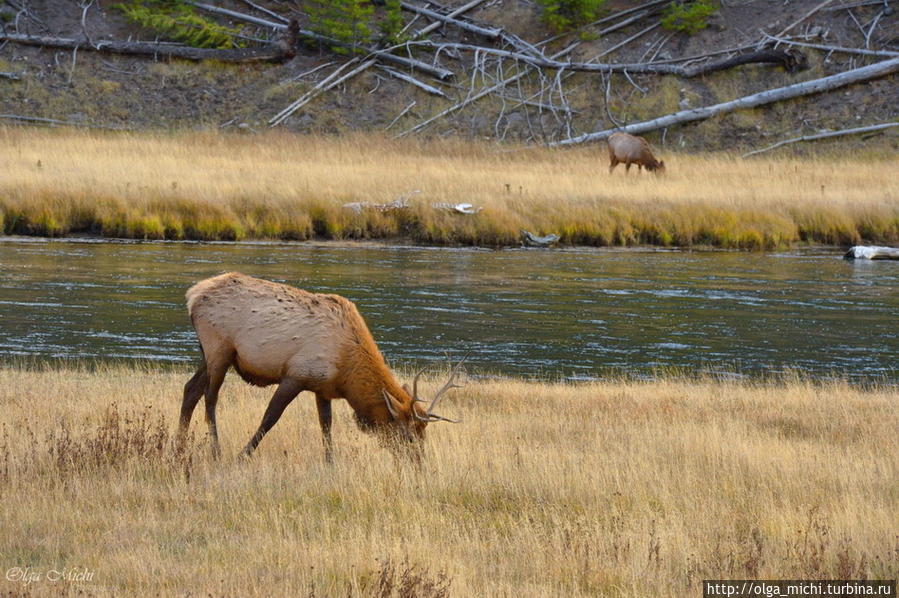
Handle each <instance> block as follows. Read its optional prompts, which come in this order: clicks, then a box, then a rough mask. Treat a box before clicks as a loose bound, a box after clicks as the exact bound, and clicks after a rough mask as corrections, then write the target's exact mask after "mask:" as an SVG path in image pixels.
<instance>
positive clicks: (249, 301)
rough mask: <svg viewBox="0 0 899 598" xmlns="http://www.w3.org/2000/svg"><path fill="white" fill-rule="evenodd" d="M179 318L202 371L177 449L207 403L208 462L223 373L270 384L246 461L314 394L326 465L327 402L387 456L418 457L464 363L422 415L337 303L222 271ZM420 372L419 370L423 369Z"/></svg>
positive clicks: (191, 293)
mask: <svg viewBox="0 0 899 598" xmlns="http://www.w3.org/2000/svg"><path fill="white" fill-rule="evenodd" d="M186 296H187V310H188V312H189V313H190V319H191V323H192V324H193V327H194V330H196V333H197V338H198V339H199V341H200V350H201V352H202V353H203V364H202V365H201V366H200V368H199V369H198V370H197V373H196V374H194V376H193V378H191V379H190V381H188V383H187V384H186V385H185V386H184V399H183V402H182V404H181V418H180V422H179V428H178V435H177V438H178V443H179V445H181V446H183V444H184V441H185V439H186V434H187V429H188V426H189V425H190V419H191V415H192V413H193V411H194V408H195V407H196V405H197V402H198V401H199V400H200V397H201V396H204V395H205V403H206V422H207V424H208V426H209V437H210V442H211V444H212V453H213V456H214V457H218V456H219V454H220V450H219V441H218V431H217V428H216V422H215V406H216V403H217V401H218V395H219V389H220V388H221V385H222V382H223V381H224V379H225V373H226V372H227V371H228V368H230V367H233V368H234V369H235V371H237V373H238V374H239V375H240V376H241V377H242V378H243V379H244V380H245V381H247V382H249V383H250V384H254V385H256V386H269V385H271V384H277V385H278V389H277V390H276V391H275V394H274V396H273V397H272V399H271V401H270V402H269V405H268V408H267V409H266V410H265V414H264V415H263V417H262V423H261V424H260V426H259V429H258V430H256V433H255V434H254V435H253V437H252V438H251V439H250V442H249V443H248V444H247V446H246V448H244V450H243V453H242V454H243V455H245V456H248V455H250V454H251V453H252V452H253V450H254V449H255V448H256V446H257V445H258V444H259V441H260V440H262V437H263V436H265V434H266V432H268V431H269V430H270V429H271V428H272V426H274V425H275V423H277V421H278V419H279V418H280V417H281V414H282V413H283V412H284V409H285V407H287V405H289V404H290V402H291V401H293V399H294V398H295V397H296V396H297V395H298V394H299V393H300V392H302V391H304V390H309V391H312V392H314V393H315V402H316V406H317V407H318V421H319V424H320V425H321V430H322V437H323V441H324V445H325V459H326V460H327V461H329V462H330V461H331V460H332V444H331V400H332V399H336V398H344V399H346V400H347V402H348V403H349V404H350V407H352V408H353V411H354V412H355V418H356V423H357V424H358V425H359V427H360V428H362V429H363V430H366V431H374V432H376V433H378V434H379V435H380V436H381V438H382V440H384V441H385V443H386V444H387V445H388V446H390V447H393V448H399V447H401V446H404V447H409V448H412V451H411V452H410V451H405V452H410V454H411V455H412V456H413V457H414V458H416V459H417V458H419V457H420V451H421V445H422V443H421V441H422V440H423V438H424V433H425V427H426V426H427V425H428V424H429V423H431V422H435V421H453V420H450V419H447V418H445V417H441V416H439V415H437V414H435V413H434V409H435V408H436V407H437V405H438V403H439V401H440V399H441V398H442V397H443V395H444V393H445V392H446V391H448V390H449V389H451V388H458V387H459V385H458V384H455V380H456V376H457V375H458V374H459V372H460V367H461V366H462V362H463V361H464V359H463V360H462V361H460V362H459V363H458V364H456V366H455V367H453V368H452V370H451V371H450V378H449V381H447V383H446V384H445V385H444V386H443V387H442V388H441V389H440V390H438V391H437V393H436V394H435V395H434V397H433V399H431V401H430V403H429V404H427V407H426V408H424V407H422V404H424V403H426V402H425V401H423V400H421V399H419V398H418V377H419V376H420V375H421V373H422V372H421V371H420V372H418V374H416V375H415V380H414V381H413V383H412V390H411V391H410V390H409V388H408V387H407V386H401V385H400V384H399V383H398V382H397V381H396V378H395V377H394V375H393V373H392V372H391V371H390V368H389V367H388V366H387V364H386V362H385V361H384V357H383V356H382V355H381V352H380V351H379V350H378V347H377V345H376V344H375V341H374V339H373V338H372V335H371V333H370V332H369V330H368V327H367V326H366V325H365V321H364V320H363V319H362V316H361V315H360V314H359V311H358V310H357V309H356V306H355V305H354V304H353V303H352V302H351V301H349V300H348V299H345V298H344V297H341V296H339V295H322V294H316V293H309V292H307V291H303V290H300V289H297V288H294V287H290V286H287V285H284V284H278V283H274V282H269V281H266V280H260V279H258V278H253V277H250V276H246V275H244V274H240V273H238V272H229V273H226V274H221V275H219V276H215V277H213V278H208V279H206V280H203V281H200V282H198V283H197V284H195V285H194V286H192V287H191V288H190V289H189V290H188V291H187V295H186ZM422 371H423V370H422Z"/></svg>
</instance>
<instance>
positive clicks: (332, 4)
mask: <svg viewBox="0 0 899 598" xmlns="http://www.w3.org/2000/svg"><path fill="white" fill-rule="evenodd" d="M301 5H302V7H303V10H304V11H305V12H306V14H307V15H308V16H309V25H310V27H311V28H312V30H313V31H314V32H315V33H318V34H319V35H324V36H325V37H330V38H331V39H334V40H336V41H338V42H340V44H341V45H340V46H337V47H333V48H332V50H334V51H335V52H339V53H346V52H348V51H349V52H356V53H358V52H361V51H362V47H363V46H365V45H368V43H369V42H370V41H371V28H370V27H369V21H370V20H371V16H372V14H373V13H374V8H373V7H372V5H371V4H370V3H369V2H367V1H366V0H302V4H301ZM347 46H349V50H348V49H347Z"/></svg>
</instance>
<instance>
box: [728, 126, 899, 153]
mask: <svg viewBox="0 0 899 598" xmlns="http://www.w3.org/2000/svg"><path fill="white" fill-rule="evenodd" d="M890 127H899V122H893V123H882V124H879V125H871V126H868V127H855V128H853V129H840V130H839V131H827V132H826V133H817V134H815V135H803V136H802V137H794V138H793V139H785V140H784V141H778V142H777V143H775V144H773V145H769V146H768V147H765V148H762V149H758V150H754V151H751V152H747V153H745V154H743V155H742V156H740V157H741V158H748V157H749V156H754V155H756V154H761V153H763V152H767V151H770V150H773V149H776V148H778V147H781V146H784V145H787V144H790V143H798V142H800V141H815V140H817V139H827V138H828V137H841V136H843V135H855V134H857V133H870V132H871V131H881V130H883V129H889V128H890Z"/></svg>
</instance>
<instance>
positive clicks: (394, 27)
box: [379, 0, 403, 44]
mask: <svg viewBox="0 0 899 598" xmlns="http://www.w3.org/2000/svg"><path fill="white" fill-rule="evenodd" d="M400 4H401V0H385V2H384V16H383V17H382V18H381V23H380V25H379V29H380V30H381V39H382V40H383V41H385V42H387V43H388V44H398V43H401V42H402V41H403V33H402V31H403V13H402V10H403V9H402V7H401V6H400Z"/></svg>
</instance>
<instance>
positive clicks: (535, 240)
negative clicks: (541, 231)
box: [521, 230, 560, 247]
mask: <svg viewBox="0 0 899 598" xmlns="http://www.w3.org/2000/svg"><path fill="white" fill-rule="evenodd" d="M559 239H560V237H559V235H557V234H555V233H552V234H549V235H546V236H545V237H539V236H537V235H535V234H534V233H531V232H528V231H526V230H522V231H521V241H522V243H524V245H526V246H528V247H549V246H550V245H555V244H556V243H558V241H559Z"/></svg>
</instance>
